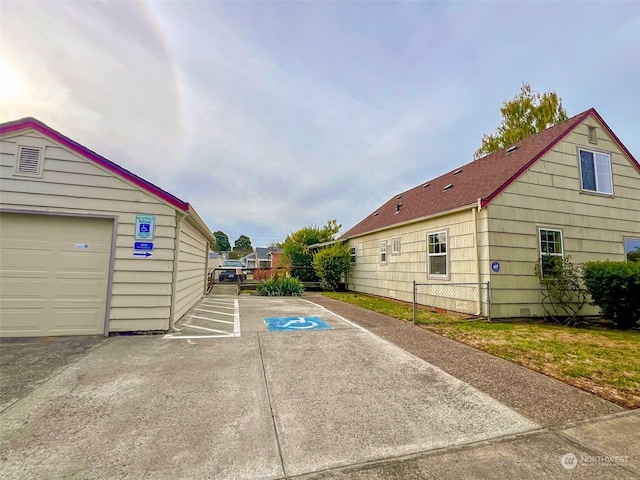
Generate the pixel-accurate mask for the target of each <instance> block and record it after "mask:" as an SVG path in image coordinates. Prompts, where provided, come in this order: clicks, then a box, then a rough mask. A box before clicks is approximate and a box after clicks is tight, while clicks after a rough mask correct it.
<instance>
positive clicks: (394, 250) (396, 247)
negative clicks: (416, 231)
mask: <svg viewBox="0 0 640 480" xmlns="http://www.w3.org/2000/svg"><path fill="white" fill-rule="evenodd" d="M391 255H400V238H392V239H391Z"/></svg>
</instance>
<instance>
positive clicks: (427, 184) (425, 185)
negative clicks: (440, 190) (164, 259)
mask: <svg viewBox="0 0 640 480" xmlns="http://www.w3.org/2000/svg"><path fill="white" fill-rule="evenodd" d="M429 185H431V184H430V183H425V184H424V185H422V188H427V187H428V186H429Z"/></svg>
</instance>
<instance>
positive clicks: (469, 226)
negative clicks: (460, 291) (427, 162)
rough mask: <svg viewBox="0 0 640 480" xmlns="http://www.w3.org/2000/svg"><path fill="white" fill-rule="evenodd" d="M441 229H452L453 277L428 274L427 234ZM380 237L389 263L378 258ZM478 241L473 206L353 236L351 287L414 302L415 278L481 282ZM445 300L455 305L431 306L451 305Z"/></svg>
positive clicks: (442, 282)
mask: <svg viewBox="0 0 640 480" xmlns="http://www.w3.org/2000/svg"><path fill="white" fill-rule="evenodd" d="M442 230H446V231H447V232H448V247H449V259H448V260H449V272H450V277H449V279H448V280H441V279H434V278H429V277H428V275H427V234H429V233H433V232H438V231H442ZM394 238H400V244H401V245H400V254H399V255H393V254H392V253H391V241H392V239H394ZM381 241H386V242H387V263H386V264H381V263H380V261H379V254H380V242H381ZM475 242H476V240H475V226H474V221H473V211H472V210H471V209H469V210H466V211H463V212H458V213H454V214H451V215H447V216H442V217H438V218H434V219H431V220H425V221H421V222H416V223H412V224H408V225H404V226H400V227H395V228H390V229H388V230H384V231H381V232H376V233H371V234H368V235H363V236H360V237H356V238H353V239H350V240H349V246H350V247H353V246H355V247H356V263H355V264H353V266H352V269H351V272H350V273H349V289H350V290H353V291H357V292H363V293H369V294H372V295H380V296H383V297H389V298H396V299H398V300H403V301H407V302H410V301H413V293H412V291H413V281H415V282H416V283H431V284H438V283H440V284H451V283H466V282H478V276H477V273H476V272H477V262H476V248H475ZM452 292H454V290H452ZM455 295H456V294H455V293H453V295H452V296H453V297H455ZM445 303H446V305H447V306H448V307H449V308H450V309H451V305H452V304H451V302H449V301H444V303H442V304H436V305H432V306H435V307H440V308H447V307H446V306H445ZM453 305H455V302H454V304H453Z"/></svg>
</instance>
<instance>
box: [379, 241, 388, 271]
mask: <svg viewBox="0 0 640 480" xmlns="http://www.w3.org/2000/svg"><path fill="white" fill-rule="evenodd" d="M383 255H384V259H383ZM378 259H379V260H380V265H386V263H387V241H386V240H383V241H381V242H380V253H379V255H378Z"/></svg>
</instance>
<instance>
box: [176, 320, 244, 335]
mask: <svg viewBox="0 0 640 480" xmlns="http://www.w3.org/2000/svg"><path fill="white" fill-rule="evenodd" d="M183 325H184V326H185V327H189V328H195V329H196V330H206V331H207V332H216V333H226V334H227V335H229V336H231V335H232V334H231V333H229V332H225V331H224V330H216V329H215V328H206V327H199V326H197V325H191V324H188V323H184V324H183Z"/></svg>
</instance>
